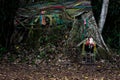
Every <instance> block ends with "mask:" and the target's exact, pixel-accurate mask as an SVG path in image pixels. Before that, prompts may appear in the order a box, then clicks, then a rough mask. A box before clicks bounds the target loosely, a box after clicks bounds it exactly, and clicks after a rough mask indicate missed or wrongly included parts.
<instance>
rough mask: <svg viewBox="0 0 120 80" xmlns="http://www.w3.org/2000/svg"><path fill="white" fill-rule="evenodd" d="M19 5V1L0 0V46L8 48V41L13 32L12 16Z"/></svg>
mask: <svg viewBox="0 0 120 80" xmlns="http://www.w3.org/2000/svg"><path fill="white" fill-rule="evenodd" d="M18 4H19V0H17V1H16V0H12V1H9V0H7V1H5V0H0V20H1V21H0V24H1V29H0V45H1V46H3V47H6V48H9V47H10V39H11V36H12V34H13V32H14V16H15V14H16V10H17V7H18Z"/></svg>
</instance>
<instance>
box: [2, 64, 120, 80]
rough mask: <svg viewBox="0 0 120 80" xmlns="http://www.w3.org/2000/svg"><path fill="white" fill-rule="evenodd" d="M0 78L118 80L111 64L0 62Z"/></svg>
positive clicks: (27, 79)
mask: <svg viewBox="0 0 120 80" xmlns="http://www.w3.org/2000/svg"><path fill="white" fill-rule="evenodd" d="M0 80H120V69H119V68H118V67H115V65H114V66H113V65H112V64H107V65H106V64H104V63H98V64H91V65H90V64H89V65H88V64H87V65H85V64H84V65H83V64H76V63H71V64H60V65H53V64H52V65H51V64H45V63H44V64H41V65H30V64H8V63H6V64H5V63H4V64H3V63H2V64H0Z"/></svg>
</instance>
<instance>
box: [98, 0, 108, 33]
mask: <svg viewBox="0 0 120 80" xmlns="http://www.w3.org/2000/svg"><path fill="white" fill-rule="evenodd" d="M108 4H109V0H103V4H102V10H101V15H100V21H99V31H100V33H102V30H103V27H104V24H105V20H106V16H107V12H108Z"/></svg>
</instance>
